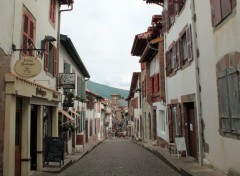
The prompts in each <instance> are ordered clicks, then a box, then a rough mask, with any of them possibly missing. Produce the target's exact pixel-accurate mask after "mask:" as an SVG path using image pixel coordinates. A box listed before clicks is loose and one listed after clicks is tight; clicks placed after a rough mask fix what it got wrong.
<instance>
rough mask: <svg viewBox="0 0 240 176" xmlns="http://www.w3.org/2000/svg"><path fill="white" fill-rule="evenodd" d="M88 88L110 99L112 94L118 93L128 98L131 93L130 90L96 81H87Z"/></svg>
mask: <svg viewBox="0 0 240 176" xmlns="http://www.w3.org/2000/svg"><path fill="white" fill-rule="evenodd" d="M87 88H88V89H89V90H90V91H91V92H93V93H95V94H98V95H100V96H102V97H104V98H108V99H110V98H111V95H112V94H118V95H121V96H122V97H124V98H127V97H128V93H129V91H128V90H124V89H119V88H114V87H110V86H106V85H104V84H99V83H95V82H92V81H87Z"/></svg>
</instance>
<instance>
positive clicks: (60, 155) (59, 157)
mask: <svg viewBox="0 0 240 176" xmlns="http://www.w3.org/2000/svg"><path fill="white" fill-rule="evenodd" d="M47 162H59V165H60V166H59V167H61V163H62V162H63V164H64V142H63V139H62V138H60V137H48V138H47V144H46V155H45V158H44V164H45V163H47Z"/></svg>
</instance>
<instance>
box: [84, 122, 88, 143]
mask: <svg viewBox="0 0 240 176" xmlns="http://www.w3.org/2000/svg"><path fill="white" fill-rule="evenodd" d="M85 127H86V139H85V141H86V142H88V120H86V121H85Z"/></svg>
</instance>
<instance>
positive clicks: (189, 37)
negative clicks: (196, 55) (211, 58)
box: [186, 25, 193, 62]
mask: <svg viewBox="0 0 240 176" xmlns="http://www.w3.org/2000/svg"><path fill="white" fill-rule="evenodd" d="M186 34H187V35H186V36H187V48H188V61H189V62H191V61H192V60H193V50H192V29H191V25H189V26H188V27H187V31H186Z"/></svg>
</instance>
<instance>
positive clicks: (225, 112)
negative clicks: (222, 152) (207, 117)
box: [218, 75, 231, 131]
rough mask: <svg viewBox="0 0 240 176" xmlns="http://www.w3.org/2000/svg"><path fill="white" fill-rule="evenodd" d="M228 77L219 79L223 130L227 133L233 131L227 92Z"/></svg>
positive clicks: (224, 76)
mask: <svg viewBox="0 0 240 176" xmlns="http://www.w3.org/2000/svg"><path fill="white" fill-rule="evenodd" d="M226 83H227V76H226V75H223V76H222V77H220V78H219V79H218V85H219V98H220V108H219V110H220V119H221V129H224V130H225V131H231V126H230V115H229V113H230V112H229V108H228V107H229V101H228V92H227V84H226Z"/></svg>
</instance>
